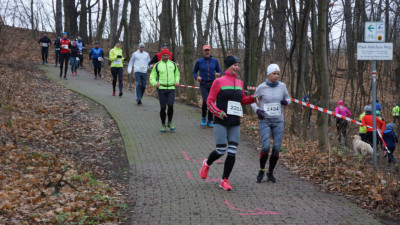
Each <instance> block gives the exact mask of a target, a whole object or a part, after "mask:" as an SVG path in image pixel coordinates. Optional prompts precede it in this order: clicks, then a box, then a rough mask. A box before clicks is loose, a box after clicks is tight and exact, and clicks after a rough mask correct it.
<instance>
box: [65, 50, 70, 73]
mask: <svg viewBox="0 0 400 225" xmlns="http://www.w3.org/2000/svg"><path fill="white" fill-rule="evenodd" d="M69 58H70V55H69V54H66V57H65V71H64V78H67V72H68V62H69Z"/></svg>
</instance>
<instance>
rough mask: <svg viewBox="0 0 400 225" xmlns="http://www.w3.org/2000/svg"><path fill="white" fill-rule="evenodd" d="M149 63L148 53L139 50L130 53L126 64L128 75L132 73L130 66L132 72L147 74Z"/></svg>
mask: <svg viewBox="0 0 400 225" xmlns="http://www.w3.org/2000/svg"><path fill="white" fill-rule="evenodd" d="M149 62H150V55H149V53H147V52H145V51H143V52H140V50H137V51H136V52H134V53H132V56H131V59H130V60H129V64H128V73H131V72H132V66H133V67H134V68H133V69H134V72H135V73H136V72H140V73H147V68H148V63H149Z"/></svg>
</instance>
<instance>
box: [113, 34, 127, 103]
mask: <svg viewBox="0 0 400 225" xmlns="http://www.w3.org/2000/svg"><path fill="white" fill-rule="evenodd" d="M120 46H121V44H120V42H119V41H117V42H115V46H114V48H113V49H111V50H110V53H109V56H110V61H111V74H112V76H113V80H112V86H113V93H112V95H113V96H115V86H116V85H117V78H118V86H119V96H120V97H121V96H122V94H123V93H122V87H123V83H122V76H123V75H124V57H122V49H121V48H120Z"/></svg>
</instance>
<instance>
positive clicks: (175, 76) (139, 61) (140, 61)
mask: <svg viewBox="0 0 400 225" xmlns="http://www.w3.org/2000/svg"><path fill="white" fill-rule="evenodd" d="M39 43H42V60H43V63H47V52H48V49H43V48H48V46H49V45H51V41H50V39H48V38H47V37H46V35H45V36H44V37H43V38H42V39H40V41H39ZM44 43H47V45H45V44H44ZM54 45H55V47H56V48H55V51H56V66H57V63H58V62H59V63H60V78H61V77H62V73H63V65H64V63H65V70H64V79H67V78H66V74H67V70H68V68H67V65H68V61H69V59H70V58H72V60H71V70H72V75H76V74H77V73H76V68H77V64H76V61H80V62H82V60H81V59H80V55H82V54H81V53H82V48H80V47H79V45H78V42H77V41H76V40H74V41H72V42H71V40H69V39H68V38H67V33H63V37H62V38H58V39H57V40H56V42H55V43H54ZM144 49H145V44H144V43H140V44H139V45H138V50H137V51H135V52H133V53H132V55H131V57H130V60H129V64H128V68H127V72H128V73H129V74H131V73H132V69H133V72H134V76H135V100H136V102H137V104H138V105H141V104H143V103H142V98H143V95H144V92H145V89H146V80H147V72H148V71H149V70H150V71H151V72H150V77H149V82H150V84H151V85H152V86H153V87H155V88H156V89H157V94H158V99H159V103H160V120H161V132H166V131H167V128H169V129H170V130H171V131H174V130H175V129H176V128H175V126H174V124H173V122H172V119H173V113H174V101H175V89H176V87H178V86H179V82H180V72H179V65H178V64H177V63H175V62H174V56H173V54H172V53H171V52H170V51H169V50H168V45H167V44H163V45H162V49H161V51H160V52H158V53H156V54H155V55H154V57H152V58H151V59H150V55H149V53H147V52H146V51H145V50H144ZM202 50H203V57H202V58H200V59H198V60H197V61H196V63H195V65H194V68H193V72H192V73H193V78H194V80H196V81H198V82H199V84H200V91H201V96H202V110H201V112H202V113H201V114H202V115H201V121H200V125H201V126H203V127H210V128H213V129H214V139H215V143H216V146H215V150H213V151H212V152H211V153H210V154H209V156H208V158H207V159H205V160H204V161H203V163H202V166H201V168H200V177H201V178H203V179H206V178H207V176H208V172H209V169H210V166H211V165H212V164H213V163H214V162H215V161H216V160H218V159H219V158H220V157H222V156H223V155H224V154H225V153H227V157H226V159H225V163H224V169H223V173H222V179H221V182H220V184H219V187H220V188H222V189H224V190H227V191H229V190H232V186H231V184H230V183H229V177H230V174H231V172H232V169H233V167H234V164H235V159H236V153H237V149H238V146H239V142H240V118H241V117H242V116H243V108H242V106H243V105H249V104H251V107H252V109H253V111H254V112H255V113H256V114H257V117H258V125H259V132H260V138H261V144H262V149H261V151H260V156H259V163H260V169H259V171H258V172H257V175H256V176H255V177H256V182H257V183H261V182H262V181H263V179H264V176H265V172H266V171H265V170H266V164H267V162H268V160H269V167H268V170H267V173H266V177H267V181H271V182H273V183H274V182H276V178H275V176H274V169H275V167H276V165H277V162H278V160H279V153H280V149H281V143H282V139H283V133H284V117H283V115H284V114H283V108H284V106H287V105H288V104H290V102H291V101H290V97H289V94H288V91H287V88H286V85H285V84H284V83H283V82H281V81H279V77H280V68H279V66H278V65H277V64H270V65H269V66H268V68H267V71H266V80H265V82H263V83H261V84H260V85H259V86H258V87H257V89H256V91H255V93H254V95H250V96H246V95H245V88H244V86H243V82H242V81H241V80H239V79H238V78H237V77H238V72H239V69H240V59H239V58H238V57H236V56H234V55H231V54H230V53H229V54H228V56H227V57H226V58H225V59H224V65H225V72H222V70H221V67H220V65H219V62H218V60H217V59H216V58H213V57H212V54H211V47H210V46H209V45H204V46H203V48H202ZM57 51H59V55H60V56H59V59H58V56H57V54H58V52H57ZM89 58H90V60H92V63H93V67H94V75H95V79H97V76H99V77H101V73H100V72H101V65H102V61H103V58H104V52H103V50H102V49H101V48H100V46H99V43H97V42H96V43H95V47H94V48H93V49H91V51H90V53H89ZM124 60H125V58H124V57H123V52H122V49H121V47H120V42H119V41H117V42H115V44H114V47H113V48H112V49H111V50H110V52H109V61H111V74H112V88H113V91H112V95H113V96H115V95H116V83H117V81H118V87H119V96H122V95H123V79H122V77H123V69H124ZM222 75H223V76H222ZM335 111H336V113H338V114H341V115H343V116H350V115H351V113H350V111H349V110H348V109H347V108H346V107H344V105H343V101H339V102H338V107H337V108H336V110H335ZM394 111H395V110H394ZM394 111H393V112H394ZM399 112H400V107H399V110H397V116H398V115H399ZM370 114H372V109H371V110H370V106H368V107H366V108H365V115H363V116H361V117H360V120H361V121H362V123H363V125H370V124H369V123H370V119H369V115H370ZM166 119H168V121H166ZM377 121H378V127H379V128H380V129H381V130H382V131H384V134H383V135H384V136H385V135H386V136H388V137H389V135H390V137H391V138H392V139H393V140H394V141H395V142H397V136H396V133H395V132H392V133H390V132H387V131H388V130H391V131H393V124H388V125H387V126H386V127H385V126H384V122H382V120H380V119H377ZM371 125H372V124H371ZM346 126H347V121H346V120H343V119H338V120H337V127H338V128H337V129H338V134H339V136H340V135H341V134H343V136H344V138H346ZM361 128H363V127H361ZM361 128H360V129H361ZM385 128H386V131H385ZM365 133H366V135H365V136H362V137H363V140H366V141H368V140H372V130H371V129H370V128H367V129H366V132H365ZM360 135H362V133H361V132H360ZM370 136H371V137H370ZM271 137H272V139H273V145H272V146H271V144H270V141H271ZM385 141H386V140H385ZM386 143H387V144H388V143H389V145H390V144H391V142H390V141H387V142H386ZM389 145H388V147H389ZM390 147H391V148H392V150H394V148H393V147H392V146H390ZM271 148H272V150H271V153H270V149H271ZM391 153H392V154H391V155H390V156H389V161H390V162H393V163H395V159H394V157H393V151H392V152H391Z"/></svg>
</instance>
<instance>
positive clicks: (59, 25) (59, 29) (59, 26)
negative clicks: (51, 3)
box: [55, 0, 63, 34]
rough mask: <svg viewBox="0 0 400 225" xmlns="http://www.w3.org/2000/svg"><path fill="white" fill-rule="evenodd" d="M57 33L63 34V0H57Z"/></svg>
mask: <svg viewBox="0 0 400 225" xmlns="http://www.w3.org/2000/svg"><path fill="white" fill-rule="evenodd" d="M55 20H56V33H57V34H61V33H62V30H63V27H62V4H61V0H56V17H55Z"/></svg>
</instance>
